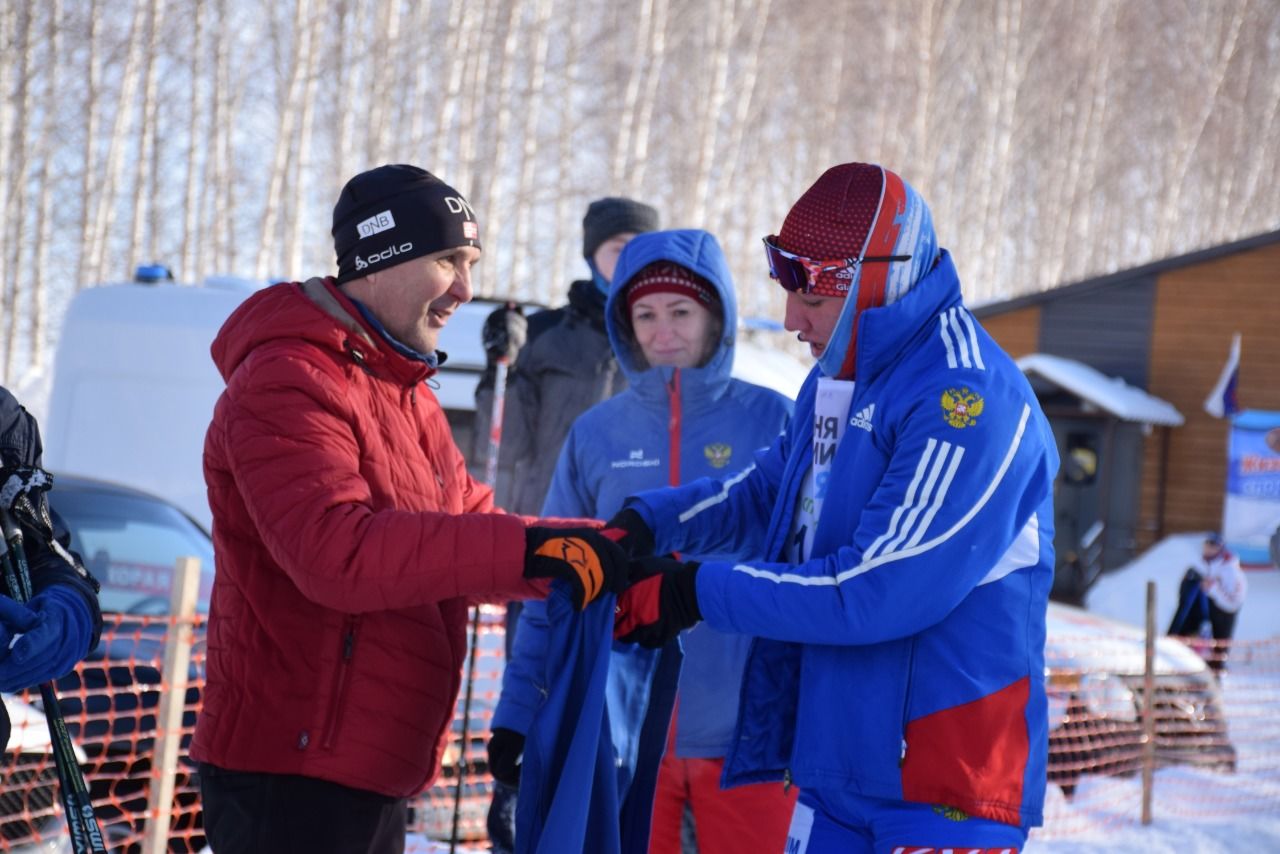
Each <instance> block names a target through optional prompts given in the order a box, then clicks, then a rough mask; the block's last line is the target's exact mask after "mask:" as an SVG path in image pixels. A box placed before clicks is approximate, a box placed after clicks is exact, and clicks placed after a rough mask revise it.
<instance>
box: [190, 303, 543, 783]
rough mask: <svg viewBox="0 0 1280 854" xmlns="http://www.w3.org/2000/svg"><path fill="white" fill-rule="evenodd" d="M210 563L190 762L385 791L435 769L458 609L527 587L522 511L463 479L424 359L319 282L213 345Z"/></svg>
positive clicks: (240, 321) (446, 718)
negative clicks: (204, 681)
mask: <svg viewBox="0 0 1280 854" xmlns="http://www.w3.org/2000/svg"><path fill="white" fill-rule="evenodd" d="M212 352H213V357H214V362H215V363H216V364H217V366H218V369H219V370H220V371H221V373H222V375H223V377H224V378H225V379H226V381H227V388H226V391H225V392H224V393H223V394H222V396H221V397H220V398H219V399H218V403H217V405H216V407H215V409H214V415H213V422H212V423H211V424H210V426H209V431H208V434H207V436H206V439H205V458H204V467H205V480H206V482H207V484H208V488H209V504H210V506H211V508H212V510H213V535H214V546H215V549H216V553H217V574H216V576H215V580H214V585H213V594H212V602H211V606H210V612H209V658H208V668H209V669H208V685H207V688H206V690H205V695H204V708H203V711H202V713H201V715H200V718H199V721H198V723H197V726H196V733H195V738H194V741H193V742H192V746H191V755H192V757H193V758H195V759H197V760H199V761H202V762H208V763H211V764H213V765H216V766H220V767H223V768H227V769H232V770H238V771H259V772H268V773H278V774H300V775H304V776H308V777H316V778H319V779H323V780H329V781H331V782H335V783H340V784H342V785H346V786H350V787H353V788H357V789H365V790H369V791H374V792H380V793H382V794H385V795H391V796H394V797H405V796H408V795H412V794H414V793H416V792H418V791H420V790H421V789H422V788H424V787H425V786H426V785H428V784H429V783H430V782H431V780H432V779H433V778H434V777H435V775H436V773H437V771H438V769H439V765H440V757H441V751H442V748H443V746H444V742H445V738H446V736H447V734H448V726H449V722H450V720H451V719H452V717H453V709H454V702H455V699H456V698H457V694H458V687H459V683H460V681H461V666H462V662H463V658H464V656H465V655H466V647H467V639H466V625H467V607H468V605H469V604H470V603H471V602H472V601H474V600H475V599H477V598H483V599H492V600H495V601H502V600H505V599H519V598H524V597H527V596H531V595H540V594H541V592H542V589H541V588H538V587H535V586H533V585H530V584H529V583H528V582H526V581H524V579H523V577H522V572H523V557H524V524H525V523H524V521H522V520H521V519H520V518H518V517H515V516H507V515H502V514H498V513H494V512H492V508H493V501H492V493H491V491H490V490H489V489H488V488H487V487H484V486H481V485H480V484H478V483H476V482H475V481H474V480H473V479H472V478H471V477H470V475H468V474H467V471H466V466H465V464H464V461H463V458H462V454H461V453H460V452H459V451H458V449H457V447H456V446H455V445H454V443H453V439H452V437H451V435H450V432H449V424H448V422H447V421H446V419H445V416H444V412H443V411H442V410H441V408H440V405H439V403H438V402H437V400H436V398H435V396H434V395H433V394H432V393H431V391H430V389H429V388H428V387H427V386H426V385H425V384H424V382H423V380H425V379H427V378H428V377H429V376H430V375H432V374H433V373H434V371H433V370H432V369H431V368H429V367H428V366H427V364H425V363H424V362H422V361H420V360H417V359H411V358H408V357H406V356H404V355H402V354H400V353H398V352H396V351H395V350H394V349H393V348H392V347H391V346H390V345H389V343H388V342H387V341H386V340H385V339H383V338H381V337H380V336H378V335H377V334H376V333H375V332H374V330H373V329H372V328H371V327H370V326H369V325H368V323H367V322H365V321H364V320H363V318H361V317H360V314H359V312H358V311H357V309H356V308H355V306H354V305H353V303H352V302H351V301H350V300H349V299H347V297H346V296H345V295H344V294H343V293H342V291H341V290H340V289H339V288H337V287H336V286H335V285H334V284H333V281H332V280H331V279H327V280H320V279H312V280H310V281H309V282H307V283H306V284H298V283H289V284H280V285H275V286H273V287H270V288H267V289H266V290H263V291H260V292H258V293H257V294H254V295H253V296H251V297H250V298H249V299H248V300H246V301H245V303H244V304H243V305H242V306H241V307H240V308H239V309H237V310H236V312H235V313H234V314H232V316H231V317H230V318H229V319H228V320H227V322H226V324H225V325H224V326H223V327H222V330H221V331H220V332H219V333H218V336H217V338H216V339H215V340H214V343H213V348H212Z"/></svg>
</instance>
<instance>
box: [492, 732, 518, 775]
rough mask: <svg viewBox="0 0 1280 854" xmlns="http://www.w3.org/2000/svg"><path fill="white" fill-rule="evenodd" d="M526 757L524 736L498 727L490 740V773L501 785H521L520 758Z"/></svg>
mask: <svg viewBox="0 0 1280 854" xmlns="http://www.w3.org/2000/svg"><path fill="white" fill-rule="evenodd" d="M523 755H524V736H523V735H521V734H520V733H518V732H516V731H515V730H513V729H507V728H506V727H500V726H496V727H494V728H493V735H492V736H491V737H490V738H489V773H490V774H492V775H493V779H495V780H497V781H498V782H499V783H506V784H507V785H508V786H519V785H520V757H521V756H523Z"/></svg>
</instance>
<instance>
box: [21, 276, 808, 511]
mask: <svg viewBox="0 0 1280 854" xmlns="http://www.w3.org/2000/svg"><path fill="white" fill-rule="evenodd" d="M264 284H265V283H262V282H251V281H246V280H243V279H229V278H220V279H209V280H206V281H205V282H204V283H203V284H201V285H178V284H174V283H172V282H169V281H165V280H163V279H161V280H160V281H158V282H157V283H154V284H120V285H104V286H101V287H95V288H88V289H86V290H83V291H81V292H80V293H78V294H77V295H76V296H75V298H74V299H73V300H72V301H71V305H70V306H69V307H68V309H67V313H66V317H65V320H64V321H63V328H62V334H61V336H60V338H59V343H58V350H57V356H56V361H55V365H54V375H53V385H52V389H51V391H50V400H49V415H48V418H47V419H46V422H45V423H44V424H43V425H42V432H43V434H44V441H45V456H44V462H45V466H46V467H47V468H49V469H50V470H52V471H55V472H65V473H67V474H76V475H83V476H86V477H92V478H97V479H99V480H107V481H111V482H114V483H119V484H123V485H125V486H132V487H134V488H136V489H141V490H144V491H146V492H151V493H154V494H156V495H159V496H161V497H163V498H167V499H168V500H170V501H172V502H173V503H174V504H176V505H178V506H179V507H180V508H182V509H183V510H184V511H186V512H187V513H188V514H189V515H191V516H192V517H193V518H194V519H196V520H197V521H199V522H200V523H201V524H203V525H204V526H205V527H206V528H208V527H209V525H210V523H211V514H210V511H209V505H208V500H207V497H206V493H205V484H204V470H203V463H202V458H203V452H204V435H205V430H206V429H207V428H208V425H209V420H210V418H212V416H213V407H214V403H215V402H216V401H217V399H218V395H219V394H221V393H222V389H223V382H222V377H221V376H220V375H219V374H218V371H217V369H216V368H215V367H214V365H213V360H212V358H211V356H210V355H209V347H210V345H211V344H212V343H213V339H214V336H215V335H216V334H217V332H218V330H219V329H220V328H221V327H222V324H223V322H225V321H226V319H227V317H228V316H229V315H230V314H231V312H232V311H234V310H235V308H236V307H237V306H238V305H239V304H240V303H241V301H243V300H244V299H245V298H246V297H247V296H248V295H249V294H251V293H253V292H254V291H255V290H257V289H258V288H260V287H263V286H264ZM496 304H497V303H496V301H494V300H487V299H477V300H475V301H473V302H470V303H467V304H465V305H463V306H461V307H460V308H459V310H458V312H457V313H455V314H454V316H453V318H452V319H451V320H450V321H449V325H448V326H447V327H446V328H445V329H444V330H443V331H442V332H441V335H440V349H441V350H443V351H445V352H447V353H448V354H449V357H448V360H447V362H446V364H445V365H443V366H442V369H441V371H440V372H439V373H438V374H437V375H436V377H435V378H434V380H433V387H434V388H435V394H436V396H437V397H438V398H439V400H440V403H441V405H442V406H443V407H444V409H445V413H446V415H448V417H449V421H450V424H452V425H453V427H454V432H455V438H456V440H457V441H458V443H459V445H460V446H461V447H464V448H465V447H467V446H468V445H467V444H466V443H467V442H468V441H469V436H470V429H471V421H472V418H473V415H474V410H475V402H474V397H475V388H476V384H477V383H478V382H479V380H480V376H481V374H482V372H483V371H484V349H483V347H482V345H481V337H480V330H481V326H482V325H483V323H484V319H485V317H486V316H487V315H488V314H489V312H490V311H492V309H493V307H494V306H495V305H496ZM805 373H806V368H805V366H804V365H802V364H801V363H800V362H798V361H797V360H795V359H794V358H792V357H790V356H788V355H786V354H784V353H781V352H779V351H777V350H774V349H772V348H768V347H764V346H762V345H759V344H752V343H748V342H745V341H744V342H742V343H741V344H740V345H739V351H738V358H737V365H736V366H735V369H734V374H735V375H736V376H739V377H742V378H743V379H747V380H749V381H752V382H757V383H760V384H762V385H767V386H769V387H771V388H776V389H778V390H780V391H782V392H783V393H785V394H788V395H790V396H792V397H794V396H795V394H796V392H797V391H798V389H799V387H800V383H801V381H802V380H803V379H804V375H805Z"/></svg>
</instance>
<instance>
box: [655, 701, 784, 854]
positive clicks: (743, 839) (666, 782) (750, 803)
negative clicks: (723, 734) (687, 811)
mask: <svg viewBox="0 0 1280 854" xmlns="http://www.w3.org/2000/svg"><path fill="white" fill-rule="evenodd" d="M672 730H673V731H674V730H675V725H674V722H673V724H672ZM723 768H724V760H723V759H680V758H677V757H676V755H675V747H674V745H671V744H668V746H667V753H666V755H665V756H663V757H662V766H661V768H660V769H659V771H658V790H657V792H656V793H655V795H654V800H653V826H652V831H651V834H650V838H649V854H680V851H681V846H680V823H681V821H682V819H683V818H684V805H685V803H686V802H687V803H688V804H689V805H690V806H691V807H692V809H693V820H694V823H695V825H696V827H697V831H698V854H741V852H743V851H759V852H763V854H773V852H779V854H780V852H781V851H782V847H783V845H785V844H786V841H787V828H788V827H790V826H791V813H792V811H793V809H794V808H795V804H796V794H797V793H798V792H799V790H798V789H797V788H796V787H794V786H792V787H791V788H790V789H789V790H787V791H784V790H783V787H782V783H755V784H752V785H750V786H739V787H737V788H734V789H721V788H720V772H721V770H722V769H723Z"/></svg>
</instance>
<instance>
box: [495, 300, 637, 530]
mask: <svg viewBox="0 0 1280 854" xmlns="http://www.w3.org/2000/svg"><path fill="white" fill-rule="evenodd" d="M544 314H554V315H558V316H557V317H556V318H555V319H554V325H550V326H549V328H548V321H549V320H551V319H550V318H544V317H543V315H544ZM625 387H626V380H625V379H624V378H623V376H622V374H621V373H620V372H619V370H618V363H617V361H616V360H615V359H614V356H613V350H612V348H610V346H609V338H608V335H607V334H606V333H605V325H604V295H603V294H601V293H600V290H599V288H597V287H596V286H595V284H594V283H593V282H590V281H577V282H574V283H573V284H572V285H571V286H570V288H569V304H568V305H566V306H564V307H562V308H559V309H553V310H551V311H548V312H539V313H538V314H535V315H533V316H532V317H530V318H529V340H528V342H527V343H526V344H525V345H524V348H523V349H521V351H520V355H519V356H517V357H516V363H515V366H514V368H513V369H512V371H511V374H510V377H509V378H508V381H507V397H506V401H505V403H504V417H503V419H502V445H501V446H500V449H499V454H498V460H499V474H498V485H497V490H498V492H497V503H498V505H499V506H500V507H502V508H504V509H506V510H509V511H511V512H513V513H523V514H527V515H533V514H535V513H537V512H538V509H539V508H540V507H541V506H542V501H543V499H544V498H545V497H546V494H547V487H548V486H549V485H550V483H551V475H552V473H553V472H554V471H555V465H556V459H557V458H558V457H559V455H560V448H561V446H562V445H563V444H564V438H565V436H566V435H568V433H569V427H570V426H571V425H572V424H573V422H574V419H576V418H577V417H578V416H579V415H581V414H582V413H583V412H585V411H586V410H587V409H589V408H591V407H592V406H594V405H595V404H597V403H599V402H600V401H602V400H606V399H608V398H610V397H612V396H613V395H615V394H617V393H618V392H619V391H621V390H622V389H623V388H625Z"/></svg>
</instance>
